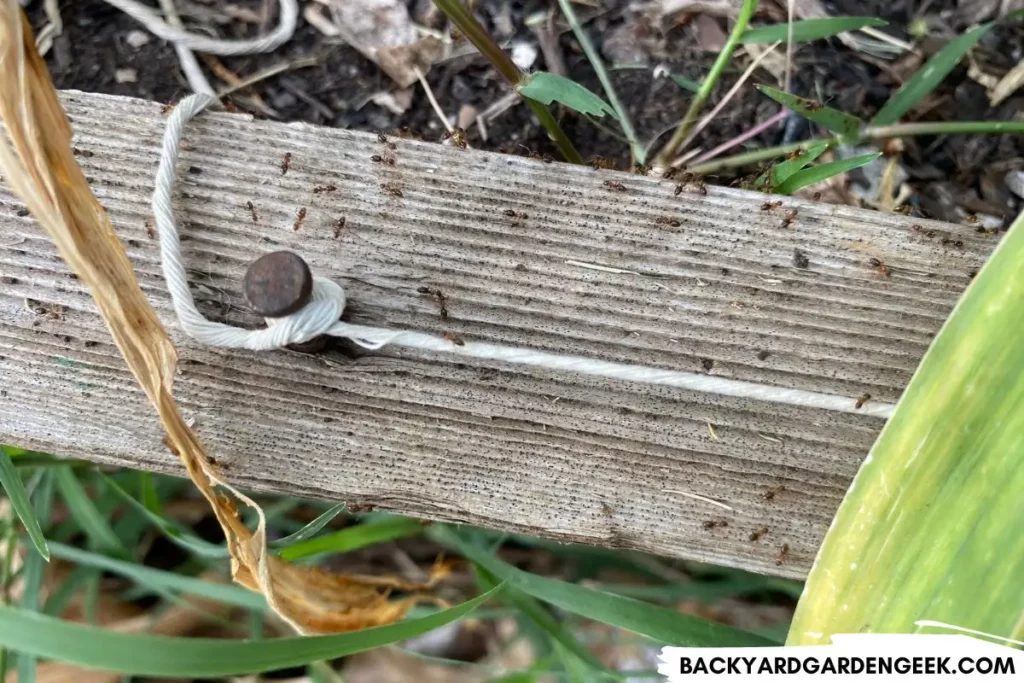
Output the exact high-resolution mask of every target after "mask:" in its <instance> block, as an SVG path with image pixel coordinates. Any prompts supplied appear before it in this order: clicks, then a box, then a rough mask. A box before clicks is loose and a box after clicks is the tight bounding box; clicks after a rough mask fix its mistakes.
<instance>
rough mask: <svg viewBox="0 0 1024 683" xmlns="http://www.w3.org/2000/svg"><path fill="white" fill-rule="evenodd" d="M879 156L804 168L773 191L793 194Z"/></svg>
mask: <svg viewBox="0 0 1024 683" xmlns="http://www.w3.org/2000/svg"><path fill="white" fill-rule="evenodd" d="M880 156H882V153H881V152H875V153H873V154H862V155H861V156H857V157H851V158H849V159H840V160H839V161H832V162H829V163H827V164H821V165H820V166H812V167H810V168H805V169H803V170H801V171H797V172H796V173H794V174H793V175H791V176H790V177H789V178H787V179H786V180H785V181H784V182H782V183H779V184H778V185H776V186H775V188H774V190H775V192H777V193H779V194H793V193H794V192H796V191H797V190H799V189H801V188H804V187H807V186H808V185H814V184H815V183H820V182H822V181H823V180H828V179H829V178H831V177H833V176H837V175H839V174H840V173H846V172H847V171H852V170H853V169H855V168H860V167H861V166H864V165H866V164H870V163H871V162H872V161H874V160H875V159H877V158H878V157H880Z"/></svg>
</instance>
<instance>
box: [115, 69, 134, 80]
mask: <svg viewBox="0 0 1024 683" xmlns="http://www.w3.org/2000/svg"><path fill="white" fill-rule="evenodd" d="M138 79H139V72H138V71H136V70H135V69H118V70H116V71H115V72H114V80H115V81H117V82H118V83H134V82H135V81H137V80H138Z"/></svg>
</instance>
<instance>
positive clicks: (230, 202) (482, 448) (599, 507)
mask: <svg viewBox="0 0 1024 683" xmlns="http://www.w3.org/2000/svg"><path fill="white" fill-rule="evenodd" d="M64 102H65V106H66V107H67V109H68V112H69V114H70V116H71V118H72V120H73V124H74V127H75V130H76V141H75V145H76V150H77V152H78V158H79V161H80V163H81V164H82V166H83V168H84V169H85V172H86V174H87V175H88V176H89V178H90V182H91V184H92V186H93V188H94V190H95V192H96V194H97V196H98V197H99V199H100V201H101V202H102V203H103V205H104V206H105V207H106V208H107V210H108V211H109V212H110V216H111V218H112V220H113V222H114V225H115V228H116V229H117V232H118V234H119V236H120V237H121V239H122V240H123V242H124V244H125V247H126V249H127V251H128V253H129V256H130V257H131V259H132V261H133V263H134V264H135V268H136V271H137V273H138V277H139V280H140V282H141V284H142V287H143V289H144V290H145V291H146V293H147V295H148V296H149V297H150V300H151V301H152V303H153V305H154V306H155V307H156V308H157V310H158V312H159V314H160V315H161V318H162V320H163V322H164V324H165V325H166V326H167V327H168V329H169V330H170V331H171V334H172V337H173V338H174V341H175V343H176V344H177V346H178V349H179V351H180V354H181V362H180V374H179V378H178V381H177V384H176V395H177V397H178V400H179V402H180V403H181V406H182V408H183V410H184V412H185V414H186V415H187V416H188V417H192V418H194V419H195V421H196V427H197V429H198V431H199V434H200V436H201V438H203V440H204V441H205V443H206V445H207V447H208V448H209V449H210V451H211V452H212V453H213V454H214V455H215V457H216V458H217V460H218V462H219V463H220V464H221V465H222V466H223V467H224V469H225V473H226V474H227V476H228V478H229V479H230V480H231V481H233V482H235V483H237V484H240V485H243V486H248V487H251V488H254V489H260V490H269V491H277V492H287V493H294V494H301V495H308V496H315V497H321V498H328V499H331V500H339V501H348V502H350V503H353V504H361V505H365V504H373V505H377V506H380V507H383V508H387V509H392V510H396V511H400V512H403V513H407V514H411V515H417V516H422V517H426V518H431V519H443V520H456V521H465V522H470V523H474V524H480V525H484V526H491V527H497V528H501V529H508V530H512V531H519V532H525V533H530V534H536V535H540V536H545V537H548V538H553V539H558V540H564V541H579V542H584V543H592V544H599V545H605V546H613V547H622V548H632V549H638V550H644V551H649V552H653V553H659V554H663V555H669V556H676V557H685V558H693V559H698V560H703V561H708V562H715V563H720V564H725V565H732V566H738V567H744V568H747V569H752V570H756V571H762V572H769V573H774V574H779V575H784V576H792V577H802V576H804V575H805V574H806V572H807V570H808V568H809V565H810V562H811V561H812V560H813V557H814V553H815V552H816V550H817V547H818V545H819V543H820V541H821V539H822V538H823V536H824V533H825V531H826V530H827V528H828V525H829V522H830V519H831V517H832V514H833V512H834V511H835V509H836V507H837V506H838V504H839V501H840V499H841V498H842V495H843V493H844V491H845V489H846V487H847V484H848V483H849V481H850V479H851V477H852V476H853V474H854V473H855V472H856V469H857V466H858V464H859V462H860V460H861V458H862V457H863V456H864V454H865V453H866V452H867V450H868V448H869V447H870V445H871V443H872V442H873V440H874V438H875V436H876V434H877V432H878V430H879V428H880V427H881V421H880V420H878V419H874V418H870V417H866V416H860V415H852V414H838V413H830V412H824V411H816V410H807V409H799V408H793V407H789V406H779V405H773V404H769V403H760V402H753V401H743V400H738V399H731V398H723V397H717V396H711V395H705V394H696V393H692V392H687V391H681V390H676V389H671V388H667V387H654V386H644V385H636V384H631V383H627V382H615V381H602V380H598V379H594V378H587V377H580V376H573V375H566V374H562V373H552V372H544V371H537V370H528V369H524V368H520V367H513V366H503V365H501V364H496V363H490V362H479V361H472V360H466V359H454V362H453V359H452V358H448V357H445V356H443V355H434V354H426V353H417V352H411V351H406V350H396V349H389V348H385V349H382V350H380V351H377V352H372V353H371V352H366V351H363V350H359V349H357V348H356V347H354V346H353V345H351V344H348V343H346V342H339V343H338V344H337V345H336V348H334V349H332V350H330V351H328V352H327V353H325V354H322V355H318V356H309V355H302V354H299V353H296V352H292V351H280V352H274V353H262V354H255V353H249V352H242V351H227V350H212V349H207V348H200V347H199V346H197V344H195V343H194V342H192V341H191V340H189V339H187V338H185V337H183V336H182V334H181V333H180V331H179V330H178V327H177V324H176V322H175V319H174V316H173V312H172V310H171V307H170V300H169V298H168V296H167V293H166V290H165V288H164V284H163V280H162V276H161V274H160V264H159V254H158V249H157V243H156V240H155V239H154V236H153V235H152V234H151V230H152V228H151V227H150V226H151V225H152V223H151V218H150V211H149V196H150V192H151V190H152V184H151V183H152V177H153V174H154V172H155V169H156V164H157V157H158V146H159V142H160V138H161V135H162V126H163V116H162V114H161V107H160V105H158V104H153V103H149V102H142V101H138V100H131V99H125V98H115V97H108V96H100V95H91V94H83V93H65V95H64ZM394 142H395V143H396V145H397V149H396V150H395V151H391V150H389V149H388V148H387V147H386V146H385V145H384V144H382V143H381V142H380V141H378V139H377V137H376V136H374V135H368V134H363V133H353V132H348V131H343V130H335V129H324V128H315V127H311V126H307V125H284V124H277V123H265V122H253V121H252V120H250V119H249V118H248V117H244V116H239V115H230V114H206V115H203V116H202V117H201V118H200V119H199V120H197V121H195V122H194V123H193V124H192V125H191V126H190V129H189V132H188V134H187V136H186V139H185V142H184V149H185V151H184V152H183V155H182V163H181V166H180V171H179V173H180V177H179V183H178V189H177V198H176V202H177V211H178V216H179V220H180V222H181V229H182V233H183V239H184V240H185V241H184V243H183V248H184V251H185V257H186V259H187V263H188V266H189V268H190V270H191V277H192V283H193V289H194V292H195V294H196V297H197V300H198V301H199V305H200V308H201V309H202V310H203V311H204V312H205V313H206V314H207V315H208V316H209V317H212V318H215V319H221V320H227V321H231V322H234V323H236V324H245V325H253V326H255V325H258V324H260V323H261V321H260V320H259V319H258V318H256V317H255V316H253V315H251V314H249V313H248V312H247V311H245V310H244V302H243V299H242V295H241V292H240V284H241V278H242V273H243V272H244V269H245V267H246V265H247V264H248V263H249V262H250V261H251V260H252V259H253V258H255V257H256V256H258V255H260V254H262V253H265V252H267V251H269V250H272V249H282V248H284V249H292V250H295V251H297V252H299V253H301V254H302V255H303V256H304V257H305V258H306V259H307V260H308V261H309V263H310V265H311V267H312V268H313V270H314V271H315V272H317V273H318V274H320V275H324V276H326V277H330V278H333V279H334V280H336V281H337V282H339V283H341V284H342V285H343V286H344V287H345V288H346V292H347V295H348V298H349V304H348V308H347V311H346V314H345V319H346V320H349V321H352V322H358V323H364V324H370V325H378V326H390V327H395V328H407V329H416V330H423V331H429V332H433V333H436V334H444V333H446V332H449V333H452V334H455V335H458V336H460V337H463V338H466V339H473V340H479V341H489V342H493V343H503V344H513V345H521V346H531V347H535V348H540V349H544V350H549V351H554V352H564V353H574V354H584V355H589V356H592V357H595V358H601V359H607V360H614V361H618V362H626V363H630V362H632V363H643V364H646V365H653V366H658V367H666V368H675V369H681V370H687V371H693V372H710V373H712V374H717V375H724V376H728V377H733V378H737V379H743V380H749V381H754V382H762V383H768V384H773V385H778V386H785V387H797V388H803V389H810V390H815V391H823V392H828V393H833V394H840V395H846V396H850V397H857V396H860V395H862V394H864V393H869V394H871V396H872V397H873V398H875V399H877V400H885V401H890V402H894V401H896V400H897V398H898V396H899V394H900V391H901V389H902V387H903V386H904V385H905V384H906V382H907V381H908V379H909V378H910V375H911V373H912V372H913V370H914V368H915V366H916V364H917V362H918V360H919V359H920V358H921V356H922V355H923V353H924V351H925V349H926V347H927V344H928V343H929V341H930V339H931V338H932V336H933V335H934V334H935V333H936V331H937V330H938V329H939V326H940V325H941V324H942V322H943V320H944V319H945V318H946V316H947V314H948V313H949V311H950V310H951V309H952V307H953V305H954V303H955V302H956V299H957V297H958V296H959V294H960V293H961V291H962V290H963V289H964V287H965V286H966V285H967V283H968V282H969V279H970V276H971V273H972V272H973V271H974V270H975V269H976V268H978V267H979V266H980V265H981V263H982V262H983V260H984V258H985V256H986V255H987V254H988V253H989V252H990V251H991V249H992V247H993V244H994V240H995V239H996V238H995V237H991V236H987V235H980V234H977V233H976V232H975V229H974V228H973V227H968V226H954V225H946V224H940V223H934V222H929V221H923V220H920V219H912V218H906V217H902V216H894V215H886V214H881V213H874V212H867V211H859V210H854V209H851V208H848V207H841V206H830V205H821V204H813V203H809V202H804V201H800V200H795V199H784V200H783V201H784V205H783V206H781V207H778V208H774V209H772V210H763V209H762V203H763V202H764V201H765V198H764V197H763V196H761V195H757V194H754V193H749V192H742V191H738V190H729V189H723V188H715V187H712V188H709V190H708V193H707V195H706V196H705V195H702V194H701V193H700V192H699V191H698V190H697V188H696V187H685V188H683V191H682V192H681V193H679V194H678V195H677V194H676V193H675V189H676V188H675V184H674V183H673V182H670V181H666V180H661V179H655V178H648V177H641V176H636V175H626V174H619V173H612V172H608V171H595V170H593V169H590V168H584V167H573V166H569V165H565V164H545V163H542V162H539V161H534V160H529V159H525V158H518V157H509V156H502V155H495V154H488V153H482V152H472V151H464V150H459V149H454V148H451V147H445V146H441V145H437V144H427V143H420V142H413V141H406V140H399V139H394ZM287 154H290V155H291V156H290V166H289V169H288V171H287V173H283V172H282V165H283V160H284V158H285V156H286V155H287ZM374 155H378V156H381V157H384V158H389V157H390V158H393V159H394V161H395V163H394V164H393V165H391V164H388V163H386V162H384V163H381V162H375V161H373V160H371V157H373V156H374ZM606 181H612V182H613V183H621V185H622V187H623V190H621V191H619V190H616V189H613V188H610V187H608V186H607V185H606ZM389 188H390V189H391V190H397V191H398V193H400V194H401V196H396V194H397V193H395V192H393V191H389ZM250 203H251V208H250ZM302 209H305V219H304V220H303V221H302V222H301V224H297V223H296V220H297V216H298V215H299V213H300V211H301V210H302ZM792 210H796V211H797V212H798V213H797V216H796V219H795V221H793V222H792V223H791V224H789V225H786V224H785V223H786V221H785V220H784V217H785V215H786V214H787V213H788V212H789V211H792ZM509 211H512V212H516V214H517V215H516V216H512V215H507V212H509ZM22 213H23V206H22V204H21V203H20V202H19V201H18V200H17V199H16V198H14V197H13V196H12V195H11V194H10V193H9V192H8V191H6V190H4V189H2V183H0V278H2V280H0V283H2V284H0V442H6V443H11V444H15V445H21V446H25V447H29V448H35V449H39V450H45V451H49V452H53V453H60V454H67V455H73V456H78V457H84V458H89V459H92V460H95V461H98V462H104V463H114V464H120V465H125V466H130V467H136V468H145V469H150V470H156V471H161V472H171V473H179V474H180V473H181V469H180V467H179V464H178V462H177V460H176V459H175V458H174V456H173V455H171V454H170V453H169V452H167V451H166V449H165V448H164V447H163V445H162V443H161V431H160V429H159V426H158V422H157V419H156V417H155V416H154V415H153V414H152V412H151V411H150V409H149V407H148V405H147V404H146V401H145V399H144V397H143V395H142V393H141V391H140V390H139V389H138V388H137V387H136V385H135V383H134V382H133V380H132V378H131V376H130V375H129V374H128V372H127V370H126V368H125V366H124V364H123V362H122V360H121V358H120V356H119V355H118V353H117V350H116V349H115V348H114V346H113V345H112V344H111V342H110V339H109V336H108V334H107V331H106V330H105V329H104V327H103V324H102V322H101V320H100V318H99V317H98V315H97V313H96V310H95V308H94V305H93V302H92V299H91V298H90V297H89V295H88V293H87V292H85V291H84V290H83V287H82V286H81V284H80V283H79V282H78V281H76V280H75V279H74V278H73V277H71V276H70V273H69V272H68V270H67V269H66V267H65V266H64V264H63V263H62V262H61V261H60V260H59V259H58V258H57V255H56V253H55V250H54V248H53V246H52V244H51V243H50V242H49V241H48V239H46V238H45V237H44V236H43V235H42V233H41V232H40V231H39V230H38V228H37V227H36V226H35V224H34V221H33V220H32V218H31V217H29V216H25V215H22ZM342 218H343V219H344V225H343V226H340V225H339V219H342ZM673 221H677V222H678V226H676V225H673ZM915 225H916V226H917V227H916V228H915ZM796 252H799V254H800V255H802V256H805V257H806V259H807V264H806V267H804V268H798V267H795V263H797V262H802V261H803V259H802V258H801V257H800V256H797V254H796ZM872 259H877V260H878V261H881V262H883V263H884V264H885V265H886V267H887V268H888V270H889V271H890V273H889V275H888V276H886V275H885V274H883V273H882V272H880V270H879V268H878V267H877V262H873V261H872ZM573 262H579V263H587V264H597V265H600V266H604V267H610V268H614V269H619V270H621V271H628V272H608V271H606V270H595V269H593V268H587V267H581V266H579V265H574V263H573ZM424 287H429V288H439V289H440V290H441V291H442V292H443V293H444V295H445V307H446V309H447V317H445V316H444V315H442V314H441V309H440V306H439V302H438V300H437V298H436V297H435V296H432V295H430V294H424V293H421V288H424ZM779 487H782V488H779ZM679 492H684V493H679ZM685 493H693V494H699V495H701V496H706V497H709V498H712V499H715V500H718V501H722V502H724V503H726V504H727V505H729V506H730V507H731V508H732V510H731V511H729V510H725V509H722V508H720V507H717V506H714V505H710V504H708V503H706V502H703V501H701V500H699V499H696V498H693V497H690V496H687V495H684V494H685ZM710 520H724V521H726V522H727V523H728V525H727V526H716V527H715V528H711V529H708V528H706V527H705V523H706V522H708V521H710ZM762 527H767V531H766V532H764V533H762V534H761V535H760V537H759V539H758V540H756V541H752V540H751V534H752V533H753V532H755V530H759V529H761V528H762ZM783 544H786V545H788V546H789V552H788V555H787V556H786V558H785V561H784V562H783V563H782V564H781V565H778V564H777V563H776V558H777V555H778V554H779V551H780V549H781V548H782V546H783Z"/></svg>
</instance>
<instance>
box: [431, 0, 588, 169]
mask: <svg viewBox="0 0 1024 683" xmlns="http://www.w3.org/2000/svg"><path fill="white" fill-rule="evenodd" d="M434 4H435V5H437V7H438V8H439V9H440V10H441V11H442V12H444V13H445V15H447V17H448V19H449V20H451V21H452V23H454V24H455V25H456V26H458V27H459V30H460V31H462V34H463V35H464V36H466V38H468V39H469V40H470V42H472V43H473V45H475V46H476V49H478V50H479V51H480V54H482V55H483V56H484V57H486V58H487V59H488V60H490V62H491V64H493V65H494V68H495V69H497V70H498V73H500V74H501V75H502V76H504V77H505V80H507V81H508V82H509V84H510V85H511V86H512V87H513V88H515V87H516V86H518V85H519V84H520V82H521V81H522V80H523V73H522V72H521V71H520V70H519V67H517V66H516V65H515V64H514V63H513V62H512V60H511V59H509V57H508V55H506V54H505V53H504V52H503V51H502V49H501V48H500V47H498V44H497V43H495V42H494V39H493V38H491V35H490V34H489V33H488V32H487V29H485V28H484V27H483V26H481V25H480V22H479V21H477V20H476V17H474V16H473V14H472V12H470V11H469V10H468V9H467V8H466V6H465V5H463V4H462V2H461V1H460V0H434ZM521 97H522V96H521ZM523 100H524V101H525V102H526V105H527V106H528V107H530V109H532V110H533V113H534V114H536V116H537V118H538V119H540V124H541V125H542V126H544V129H545V130H546V131H547V132H548V136H549V137H550V138H551V141H552V142H554V143H555V145H556V146H557V147H558V150H559V151H560V152H561V153H562V156H563V157H565V160H566V161H568V162H570V163H573V164H582V163H583V157H581V156H580V153H579V152H577V151H576V148H575V147H573V145H572V142H571V141H570V140H569V136H567V135H566V134H565V131H563V130H562V127H561V126H559V125H558V121H556V120H555V117H554V116H552V115H551V112H550V111H549V110H548V108H547V107H546V106H544V105H543V104H541V103H540V102H538V101H536V100H531V99H530V98H529V97H523Z"/></svg>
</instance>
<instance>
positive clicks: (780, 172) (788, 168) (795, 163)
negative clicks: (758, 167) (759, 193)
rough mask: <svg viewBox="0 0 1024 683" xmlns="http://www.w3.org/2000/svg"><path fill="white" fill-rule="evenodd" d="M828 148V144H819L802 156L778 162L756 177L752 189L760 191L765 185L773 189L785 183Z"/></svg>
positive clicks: (798, 155)
mask: <svg viewBox="0 0 1024 683" xmlns="http://www.w3.org/2000/svg"><path fill="white" fill-rule="evenodd" d="M828 147H829V143H828V142H822V143H821V144H818V145H815V146H814V147H810V148H808V149H807V151H805V152H804V153H803V154H797V155H796V156H794V157H793V158H792V159H786V160H785V161H780V162H779V163H777V164H775V165H774V166H772V167H771V168H770V169H768V170H767V171H766V172H765V173H762V174H761V175H760V176H758V178H757V180H755V181H754V187H755V188H759V189H761V188H764V187H765V186H766V185H767V186H769V187H771V188H774V187H775V186H777V185H779V184H780V183H784V182H786V180H788V179H789V178H790V176H792V175H793V174H794V173H796V172H797V171H799V170H800V169H802V168H804V167H805V166H807V165H808V164H810V163H811V162H812V161H814V160H815V159H817V158H818V157H820V156H821V155H822V154H824V153H825V150H826V149H828ZM769 179H770V180H769Z"/></svg>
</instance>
